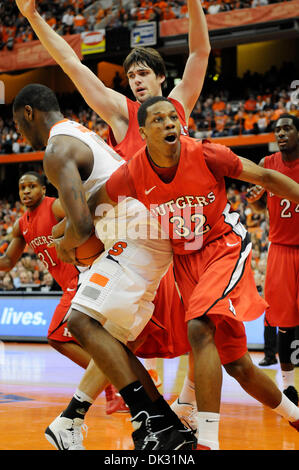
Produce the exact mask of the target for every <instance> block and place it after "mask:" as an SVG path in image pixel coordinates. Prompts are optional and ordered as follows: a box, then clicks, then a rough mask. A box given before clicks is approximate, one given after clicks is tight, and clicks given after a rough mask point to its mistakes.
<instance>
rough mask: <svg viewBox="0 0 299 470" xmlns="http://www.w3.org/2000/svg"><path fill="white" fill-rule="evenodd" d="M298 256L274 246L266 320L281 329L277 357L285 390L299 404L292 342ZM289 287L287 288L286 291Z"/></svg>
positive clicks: (269, 265) (268, 275) (296, 308)
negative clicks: (295, 385) (295, 384)
mask: <svg viewBox="0 0 299 470" xmlns="http://www.w3.org/2000/svg"><path fill="white" fill-rule="evenodd" d="M298 266H299V254H298V249H297V248H295V247H289V246H282V245H275V244H271V246H270V248H269V253H268V259H267V272H266V280H265V298H266V300H267V302H268V304H269V309H268V311H267V312H266V319H267V321H268V323H269V324H270V325H272V326H278V327H279V328H278V356H279V360H280V366H281V372H282V379H283V391H284V392H285V393H286V395H287V396H288V398H290V400H292V401H293V402H294V403H295V404H298V392H297V390H296V389H295V387H294V364H292V359H291V356H292V353H293V352H294V350H293V349H292V343H293V341H294V340H295V328H296V326H297V325H298V312H299V295H298ZM286 285H287V288H286Z"/></svg>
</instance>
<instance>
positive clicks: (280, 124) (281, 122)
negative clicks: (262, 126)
mask: <svg viewBox="0 0 299 470" xmlns="http://www.w3.org/2000/svg"><path fill="white" fill-rule="evenodd" d="M283 126H294V123H293V121H292V119H291V118H281V119H278V121H277V123H276V126H275V127H283ZM294 127H295V126H294Z"/></svg>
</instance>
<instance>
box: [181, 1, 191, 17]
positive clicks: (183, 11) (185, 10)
mask: <svg viewBox="0 0 299 470" xmlns="http://www.w3.org/2000/svg"><path fill="white" fill-rule="evenodd" d="M188 16H189V15H188V6H187V3H186V2H185V3H184V4H183V5H182V6H181V9H180V17H181V18H188Z"/></svg>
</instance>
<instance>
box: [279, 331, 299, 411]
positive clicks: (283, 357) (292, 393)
mask: <svg viewBox="0 0 299 470" xmlns="http://www.w3.org/2000/svg"><path fill="white" fill-rule="evenodd" d="M295 331H296V329H295V328H283V327H279V328H278V356H279V360H280V368H281V375H282V383H283V393H284V394H285V395H286V396H287V397H288V398H289V399H290V400H291V401H292V402H293V403H295V405H296V406H298V392H297V390H296V388H295V366H294V364H293V362H292V354H293V352H294V348H292V345H293V344H294V341H295V339H296V335H295Z"/></svg>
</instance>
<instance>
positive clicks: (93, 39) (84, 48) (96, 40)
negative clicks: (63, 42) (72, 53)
mask: <svg viewBox="0 0 299 470" xmlns="http://www.w3.org/2000/svg"><path fill="white" fill-rule="evenodd" d="M81 38H82V44H81V53H82V55H87V54H98V53H100V52H105V51H106V32H105V29H99V30H98V31H89V32H87V33H82V34H81Z"/></svg>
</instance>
